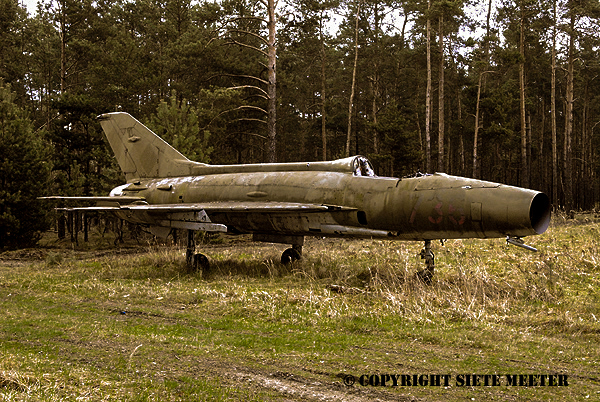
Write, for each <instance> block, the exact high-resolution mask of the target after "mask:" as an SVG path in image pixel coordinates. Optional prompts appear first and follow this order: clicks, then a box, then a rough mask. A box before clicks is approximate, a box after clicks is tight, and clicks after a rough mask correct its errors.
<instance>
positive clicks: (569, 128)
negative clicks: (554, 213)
mask: <svg viewBox="0 0 600 402" xmlns="http://www.w3.org/2000/svg"><path fill="white" fill-rule="evenodd" d="M574 42H575V15H571V22H570V32H569V51H568V52H569V53H568V59H567V91H566V98H567V103H566V105H565V106H566V110H565V141H564V155H563V166H564V175H565V178H564V194H565V209H566V210H567V212H569V211H571V209H572V208H573V184H572V180H573V177H572V176H573V175H572V163H571V152H572V150H571V142H572V136H573V64H574V62H575V60H574V58H575V57H574V46H575V45H574Z"/></svg>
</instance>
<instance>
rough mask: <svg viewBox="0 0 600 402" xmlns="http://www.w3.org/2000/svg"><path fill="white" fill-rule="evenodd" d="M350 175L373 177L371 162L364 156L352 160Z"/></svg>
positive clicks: (373, 171)
mask: <svg viewBox="0 0 600 402" xmlns="http://www.w3.org/2000/svg"><path fill="white" fill-rule="evenodd" d="M352 174H354V176H367V177H375V170H374V169H373V165H371V161H369V160H368V159H367V158H365V157H364V156H360V155H358V156H355V157H354V159H353V160H352Z"/></svg>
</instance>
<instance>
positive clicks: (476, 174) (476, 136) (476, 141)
mask: <svg viewBox="0 0 600 402" xmlns="http://www.w3.org/2000/svg"><path fill="white" fill-rule="evenodd" d="M483 74H485V71H484V72H482V73H481V74H479V83H478V84H477V102H476V103H475V134H474V136H473V178H474V179H478V178H479V160H478V159H477V149H478V146H479V103H480V100H481V80H482V78H483Z"/></svg>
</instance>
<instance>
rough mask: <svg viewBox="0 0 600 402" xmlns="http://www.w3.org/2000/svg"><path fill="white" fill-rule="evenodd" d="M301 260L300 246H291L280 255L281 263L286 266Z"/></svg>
mask: <svg viewBox="0 0 600 402" xmlns="http://www.w3.org/2000/svg"><path fill="white" fill-rule="evenodd" d="M301 258H302V246H301V245H297V244H293V245H292V247H290V248H288V249H286V250H285V251H284V252H283V254H281V263H282V264H283V265H287V264H289V263H291V262H294V261H298V260H299V259H301Z"/></svg>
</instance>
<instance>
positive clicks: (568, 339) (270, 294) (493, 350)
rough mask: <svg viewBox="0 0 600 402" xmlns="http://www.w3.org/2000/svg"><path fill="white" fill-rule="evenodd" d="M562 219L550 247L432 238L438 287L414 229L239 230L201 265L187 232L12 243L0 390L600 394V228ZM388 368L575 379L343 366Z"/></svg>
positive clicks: (59, 393) (39, 394)
mask: <svg viewBox="0 0 600 402" xmlns="http://www.w3.org/2000/svg"><path fill="white" fill-rule="evenodd" d="M559 221H560V222H559V224H556V223H555V224H554V225H553V226H552V228H551V229H550V230H549V232H548V233H546V234H545V235H543V236H539V237H535V238H530V239H527V240H529V241H530V242H531V244H533V245H534V246H536V247H538V248H539V250H540V251H539V252H538V253H531V252H527V251H525V250H522V249H519V248H516V247H513V246H508V245H506V244H505V242H504V241H503V240H456V241H450V242H447V243H446V244H445V245H444V246H441V245H439V244H436V245H435V248H434V251H435V253H436V263H437V266H436V275H435V278H434V281H433V283H432V284H431V285H425V284H424V283H422V282H421V281H420V280H418V279H417V278H416V277H415V275H414V273H415V272H416V271H418V270H419V269H422V266H423V262H422V260H421V259H420V258H419V255H418V254H419V251H420V249H421V247H422V245H420V244H416V243H406V242H391V241H376V240H373V241H349V240H327V239H310V240H308V241H307V244H306V245H305V248H304V259H303V260H302V261H300V262H297V263H293V264H291V265H289V266H283V265H281V264H279V263H278V262H277V261H278V259H279V256H280V253H281V251H283V248H284V247H283V246H279V245H269V244H257V243H251V242H248V241H233V242H230V241H229V240H226V241H225V243H224V244H209V245H204V246H199V249H202V251H203V252H205V253H206V254H207V255H208V256H209V259H210V260H211V263H212V269H211V271H210V273H209V274H204V275H203V274H202V273H189V272H187V270H186V268H185V264H184V250H183V249H182V248H167V247H163V246H145V247H144V248H143V249H142V250H135V251H134V250H131V249H124V250H121V251H115V250H103V251H91V250H83V251H82V250H80V251H78V250H70V251H69V250H61V249H51V250H31V251H28V252H25V251H22V252H18V253H8V254H6V253H5V254H4V255H2V256H1V257H0V258H2V259H3V260H4V262H1V261H0V304H4V306H5V309H6V311H7V314H6V316H5V319H4V325H3V327H2V329H1V330H0V352H1V353H2V358H3V359H2V362H1V363H0V400H189V399H194V400H264V399H279V398H281V397H284V398H287V399H290V400H294V399H302V400H305V399H311V398H310V397H308V396H306V395H308V394H302V393H301V392H300V389H301V388H302V387H305V388H306V387H313V388H311V389H312V391H311V392H313V391H314V392H313V393H314V395H321V397H323V395H326V396H327V397H329V396H331V398H333V399H340V395H341V398H342V399H344V398H345V397H349V396H351V395H352V397H353V398H354V397H356V400H371V399H374V398H379V399H380V400H388V399H389V400H398V399H401V397H406V398H409V399H411V398H412V399H414V400H419V398H422V399H423V400H441V399H444V400H465V399H467V400H470V399H472V398H475V399H484V400H490V399H500V400H523V399H524V398H525V399H527V400H549V399H553V398H554V397H559V398H562V399H564V400H579V399H582V398H584V399H585V397H586V396H588V397H589V398H592V399H593V398H597V397H600V385H599V382H600V380H599V378H600V372H599V371H598V369H597V367H598V366H599V364H600V361H599V360H598V356H600V350H599V349H598V344H599V342H598V341H600V323H599V322H598V318H600V303H599V302H600V286H599V285H600V267H599V263H600V226H599V225H598V224H597V223H595V222H593V221H591V222H583V223H581V222H580V223H578V224H575V223H573V222H572V221H569V220H566V219H562V220H561V219H559ZM140 251H141V252H140ZM27 255H29V257H27ZM159 368H160V369H159ZM382 371H383V372H385V371H389V372H402V373H409V374H413V373H422V372H425V373H433V374H435V373H446V372H448V373H453V374H454V373H463V372H472V373H476V372H480V373H488V372H492V373H502V374H507V373H514V374H521V373H542V372H544V373H546V372H557V373H566V374H568V375H569V376H570V378H572V379H573V381H572V385H570V387H569V388H565V389H560V390H556V389H554V390H553V389H526V390H523V389H519V390H517V389H511V388H506V387H504V388H498V389H490V388H481V389H477V388H473V387H468V389H467V387H464V388H452V389H450V390H441V391H440V390H439V389H435V388H418V389H379V390H374V389H372V388H371V389H370V388H361V387H360V386H358V387H357V386H355V387H353V388H351V389H346V388H344V387H341V388H340V386H341V385H340V379H339V377H338V375H339V373H351V374H358V375H360V374H362V373H375V372H382ZM278 373H279V374H278ZM282 373H283V374H282ZM274 375H275V376H276V377H277V378H278V381H279V382H277V385H272V384H273V381H272V379H271V378H272V376H274ZM288 377H290V378H291V377H293V378H294V379H295V380H294V381H291V382H290V381H288V382H285V387H283V386H282V385H281V384H282V382H281V381H283V379H282V378H288ZM250 379H251V380H250ZM269 384H271V385H269ZM299 384H300V385H299ZM310 384H313V385H310ZM315 384H317V385H315ZM318 384H321V385H318ZM328 384H329V385H328ZM282 387H283V388H282ZM286 387H287V388H286ZM284 388H285V389H287V390H284ZM139 389H144V390H145V391H144V392H142V393H139V392H136V390H139ZM302 389H304V388H302ZM302 392H304V391H302ZM313 399H319V398H313ZM321 399H322V398H321Z"/></svg>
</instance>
